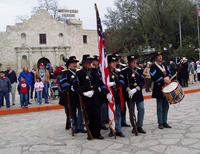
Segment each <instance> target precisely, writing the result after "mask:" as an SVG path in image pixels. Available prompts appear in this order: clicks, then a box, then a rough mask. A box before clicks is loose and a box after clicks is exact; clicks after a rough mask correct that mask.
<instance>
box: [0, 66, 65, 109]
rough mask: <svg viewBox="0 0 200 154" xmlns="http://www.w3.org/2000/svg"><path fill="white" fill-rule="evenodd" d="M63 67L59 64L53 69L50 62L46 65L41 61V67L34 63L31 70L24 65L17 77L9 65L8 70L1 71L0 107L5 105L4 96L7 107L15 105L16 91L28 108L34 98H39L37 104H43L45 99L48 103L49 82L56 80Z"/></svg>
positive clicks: (22, 105) (23, 105)
mask: <svg viewBox="0 0 200 154" xmlns="http://www.w3.org/2000/svg"><path fill="white" fill-rule="evenodd" d="M63 69H64V68H63V67H62V66H59V67H56V69H55V71H53V68H52V67H51V64H50V63H48V64H47V65H46V67H45V65H44V64H43V63H41V64H39V68H37V66H36V65H34V66H33V68H32V70H31V71H29V70H28V67H26V66H25V67H23V71H22V72H20V73H19V76H18V77H17V75H16V73H15V71H14V70H12V69H11V66H10V65H8V66H7V70H6V71H0V108H1V106H4V98H5V101H6V107H7V109H9V108H10V107H11V106H10V105H11V104H12V105H15V103H16V100H15V99H16V92H18V94H19V96H20V105H21V107H22V108H28V105H30V104H32V103H31V102H30V101H32V100H33V99H35V100H37V104H43V99H44V102H45V103H46V104H48V103H49V82H50V81H51V80H53V81H54V80H56V78H57V76H58V75H59V74H60V72H62V70H63ZM17 83H18V85H17ZM11 98H12V99H11Z"/></svg>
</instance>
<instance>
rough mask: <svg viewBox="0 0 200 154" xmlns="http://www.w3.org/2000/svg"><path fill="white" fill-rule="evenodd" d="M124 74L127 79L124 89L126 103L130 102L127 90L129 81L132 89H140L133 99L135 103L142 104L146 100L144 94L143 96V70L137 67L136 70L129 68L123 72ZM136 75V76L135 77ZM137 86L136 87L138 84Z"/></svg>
mask: <svg viewBox="0 0 200 154" xmlns="http://www.w3.org/2000/svg"><path fill="white" fill-rule="evenodd" d="M122 74H123V75H124V79H125V86H124V88H123V96H124V100H125V101H130V100H129V97H128V92H126V88H127V87H128V79H129V83H130V87H129V88H130V89H133V88H136V87H137V86H139V87H140V90H138V91H137V92H136V93H135V94H134V95H133V97H132V101H133V102H141V101H143V100H144V98H143V94H142V88H143V86H144V76H143V70H142V69H141V68H139V67H135V68H134V69H132V68H130V67H127V68H125V69H123V70H122ZM133 74H134V75H133ZM127 76H128V78H127ZM135 83H136V84H137V85H136V84H135Z"/></svg>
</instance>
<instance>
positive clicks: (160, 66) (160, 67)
mask: <svg viewBox="0 0 200 154" xmlns="http://www.w3.org/2000/svg"><path fill="white" fill-rule="evenodd" d="M155 64H156V66H157V67H158V68H159V69H160V70H161V71H162V72H163V74H164V75H165V76H166V70H165V66H164V65H163V64H161V65H159V64H158V63H157V62H155Z"/></svg>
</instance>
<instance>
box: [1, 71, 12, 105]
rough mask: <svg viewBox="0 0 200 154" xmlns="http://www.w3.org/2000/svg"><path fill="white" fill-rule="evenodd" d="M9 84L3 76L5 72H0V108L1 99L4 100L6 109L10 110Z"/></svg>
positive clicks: (7, 79)
mask: <svg viewBox="0 0 200 154" xmlns="http://www.w3.org/2000/svg"><path fill="white" fill-rule="evenodd" d="M11 89H12V87H11V83H10V80H9V78H8V77H6V76H5V72H4V71H1V73H0V108H1V105H2V102H3V97H5V99H6V107H7V109H9V108H10V98H9V92H11Z"/></svg>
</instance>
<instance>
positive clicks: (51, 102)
mask: <svg viewBox="0 0 200 154" xmlns="http://www.w3.org/2000/svg"><path fill="white" fill-rule="evenodd" d="M196 88H200V82H196V83H195V84H189V87H186V88H183V90H189V89H196ZM151 94H152V92H145V89H144V88H143V95H151ZM33 96H34V95H33ZM30 102H31V103H32V104H31V105H29V107H34V106H45V105H55V104H58V102H59V99H58V98H56V99H52V98H50V99H49V104H45V102H44V100H43V103H44V104H43V105H38V104H37V101H35V100H32V101H30ZM10 104H11V106H10V108H11V109H13V108H21V105H20V99H19V95H18V93H17V92H16V102H15V105H12V102H11V103H10ZM1 109H7V108H6V105H5V100H4V106H2V107H1ZM1 109H0V110H1Z"/></svg>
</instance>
